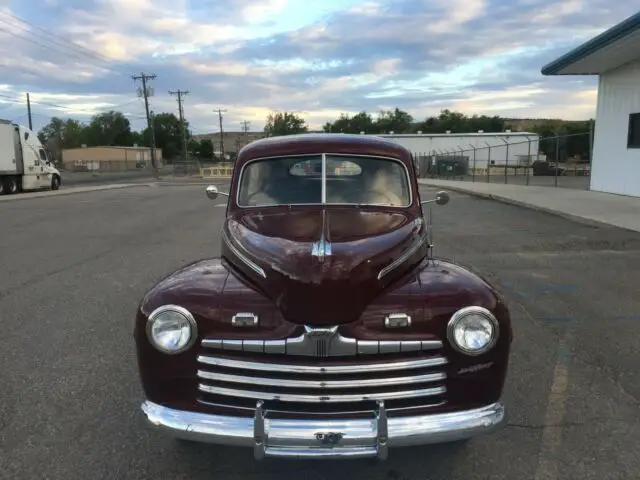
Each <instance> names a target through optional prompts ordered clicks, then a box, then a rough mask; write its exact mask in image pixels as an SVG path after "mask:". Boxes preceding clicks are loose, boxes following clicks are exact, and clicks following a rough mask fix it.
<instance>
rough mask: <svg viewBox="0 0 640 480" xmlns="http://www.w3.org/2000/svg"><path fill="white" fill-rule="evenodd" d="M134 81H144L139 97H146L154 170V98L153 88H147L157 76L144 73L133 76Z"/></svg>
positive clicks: (155, 167)
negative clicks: (150, 100)
mask: <svg viewBox="0 0 640 480" xmlns="http://www.w3.org/2000/svg"><path fill="white" fill-rule="evenodd" d="M131 78H133V80H134V81H135V80H142V88H141V89H138V96H139V97H144V109H145V111H146V112H147V128H148V129H149V131H150V132H151V166H152V167H153V169H154V170H155V169H157V168H158V166H157V162H156V135H155V132H154V128H153V122H152V121H151V114H150V113H149V97H152V96H153V88H147V81H148V80H155V79H156V75H145V73H144V72H142V73H140V75H132V76H131Z"/></svg>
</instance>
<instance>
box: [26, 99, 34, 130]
mask: <svg viewBox="0 0 640 480" xmlns="http://www.w3.org/2000/svg"><path fill="white" fill-rule="evenodd" d="M27 116H28V117H29V130H33V120H32V119H31V100H30V99H29V92H27Z"/></svg>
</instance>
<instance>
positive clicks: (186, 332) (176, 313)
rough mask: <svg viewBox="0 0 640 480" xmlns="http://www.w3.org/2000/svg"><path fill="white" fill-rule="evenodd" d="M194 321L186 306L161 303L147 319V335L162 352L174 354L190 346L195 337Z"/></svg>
mask: <svg viewBox="0 0 640 480" xmlns="http://www.w3.org/2000/svg"><path fill="white" fill-rule="evenodd" d="M197 333H198V332H197V327H196V321H195V319H194V318H193V315H191V313H190V312H189V310H187V309H186V308H183V307H179V306H177V305H163V306H162V307H159V308H156V309H155V310H154V311H153V312H151V315H149V320H148V321H147V336H148V337H149V341H150V342H151V343H152V345H153V346H154V347H156V348H157V349H158V350H160V351H161V352H163V353H169V354H175V353H180V352H184V351H185V350H187V349H188V348H190V347H191V346H192V345H193V343H194V342H195V340H196V337H197Z"/></svg>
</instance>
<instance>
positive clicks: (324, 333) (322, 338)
mask: <svg viewBox="0 0 640 480" xmlns="http://www.w3.org/2000/svg"><path fill="white" fill-rule="evenodd" d="M304 330H305V336H306V337H307V338H308V339H309V340H311V341H312V343H313V346H314V350H315V355H316V357H328V356H329V353H330V350H331V341H332V340H333V338H334V337H335V336H336V333H337V332H338V327H331V328H313V327H308V326H305V327H304Z"/></svg>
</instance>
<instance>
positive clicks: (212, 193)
mask: <svg viewBox="0 0 640 480" xmlns="http://www.w3.org/2000/svg"><path fill="white" fill-rule="evenodd" d="M205 191H206V192H207V197H208V198H209V200H215V199H216V198H218V194H219V192H218V187H216V186H215V185H209V186H208V187H207V189H206V190H205Z"/></svg>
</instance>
